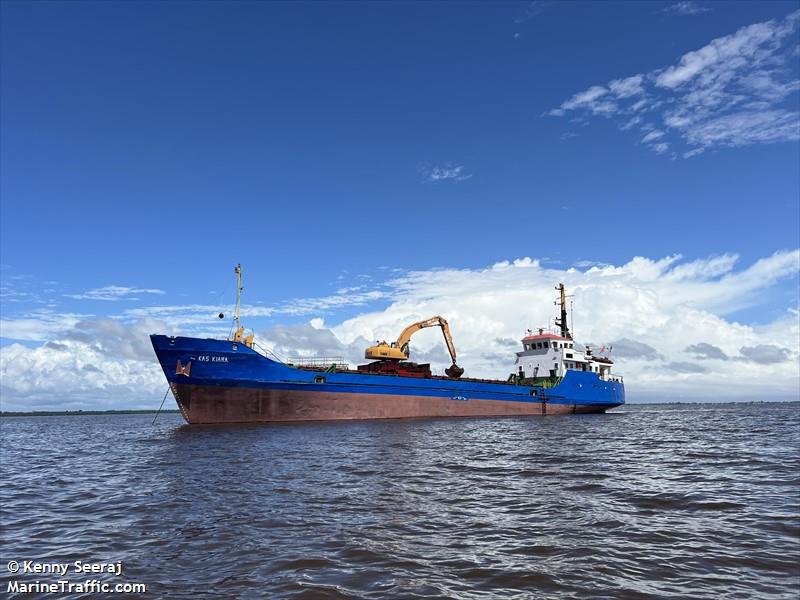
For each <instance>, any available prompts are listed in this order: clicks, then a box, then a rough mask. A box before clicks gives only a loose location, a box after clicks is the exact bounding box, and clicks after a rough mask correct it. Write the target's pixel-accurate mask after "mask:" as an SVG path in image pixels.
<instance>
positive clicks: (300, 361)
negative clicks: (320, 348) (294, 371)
mask: <svg viewBox="0 0 800 600" xmlns="http://www.w3.org/2000/svg"><path fill="white" fill-rule="evenodd" d="M286 362H287V363H289V364H290V365H294V366H295V367H300V368H305V369H329V368H330V367H332V366H333V365H336V368H337V369H340V370H342V371H346V370H348V369H349V368H350V364H349V363H348V362H347V361H346V360H345V359H344V358H343V357H341V356H291V357H289V359H288V360H287V361H286Z"/></svg>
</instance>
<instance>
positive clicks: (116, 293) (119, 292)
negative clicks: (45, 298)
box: [64, 285, 164, 302]
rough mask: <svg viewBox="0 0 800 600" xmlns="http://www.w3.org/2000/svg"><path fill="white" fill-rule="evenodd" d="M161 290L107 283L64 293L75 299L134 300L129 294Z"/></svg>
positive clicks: (159, 292)
mask: <svg viewBox="0 0 800 600" xmlns="http://www.w3.org/2000/svg"><path fill="white" fill-rule="evenodd" d="M163 293H164V291H163V290H156V289H152V288H136V287H126V286H122V285H107V286H105V287H101V288H97V289H94V290H88V291H86V292H83V293H82V294H64V295H65V296H66V297H67V298H74V299H76V300H105V301H109V302H112V301H115V300H123V299H129V300H135V299H136V298H130V297H131V296H136V295H137V294H163Z"/></svg>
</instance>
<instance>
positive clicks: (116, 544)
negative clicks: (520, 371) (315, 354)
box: [0, 403, 800, 600]
mask: <svg viewBox="0 0 800 600" xmlns="http://www.w3.org/2000/svg"><path fill="white" fill-rule="evenodd" d="M152 418H153V417H152V415H130V416H81V417H9V418H3V419H0V428H1V429H0V434H1V436H2V437H1V439H0V452H1V454H0V471H1V472H0V475H2V483H0V510H1V511H2V512H1V513H0V524H1V525H2V528H1V529H0V585H1V586H2V587H1V588H0V597H4V598H6V597H12V598H14V597H19V598H23V597H24V598H31V597H42V598H57V597H70V598H74V597H87V598H89V597H93V598H96V597H99V596H98V595H97V594H96V593H91V592H86V591H84V592H79V591H78V592H75V591H73V593H71V594H70V593H66V592H65V593H61V592H54V593H43V592H41V590H40V591H39V592H36V591H34V592H33V593H27V592H22V591H19V590H21V588H19V587H16V588H15V587H13V586H14V585H17V586H18V585H19V584H20V583H26V584H33V583H34V582H40V583H51V582H57V581H59V580H66V581H69V582H71V583H79V582H84V581H85V580H87V579H95V580H98V581H102V582H108V583H110V584H115V583H120V582H122V583H133V582H138V583H144V584H145V585H146V587H147V591H146V592H145V593H136V594H132V593H131V594H128V595H125V594H112V595H109V596H102V597H114V596H115V595H116V597H131V598H164V597H168V598H205V597H227V598H276V599H282V598H304V599H317V598H320V599H324V598H403V599H406V598H409V599H411V598H464V599H473V598H474V599H488V598H580V599H583V598H609V599H625V598H631V599H632V598H665V599H666V598H669V599H677V598H687V599H688V598H691V599H703V598H708V599H715V600H716V599H721V598H748V599H750V598H758V599H778V598H786V599H789V598H791V599H793V600H794V599H796V598H798V597H800V566H799V565H800V404H798V403H783V404H780V403H775V404H760V403H756V404H703V405H649V406H647V405H638V406H636V405H630V406H626V407H623V408H621V409H617V410H615V411H612V412H611V413H609V414H606V415H569V416H560V417H525V418H515V417H506V418H501V419H491V418H489V419H431V420H399V421H368V422H350V423H348V422H338V423H305V424H284V425H242V426H209V427H203V426H191V427H189V426H186V425H183V422H182V421H181V420H180V417H179V416H178V415H174V414H168V415H161V416H160V417H159V418H158V421H157V422H156V425H155V426H152V425H151V421H152ZM10 561H16V562H17V563H19V565H23V564H24V561H32V563H31V565H32V564H33V563H48V564H53V563H58V564H67V565H68V566H69V569H70V571H69V572H68V573H67V574H66V575H65V576H63V577H61V576H59V575H58V574H52V573H22V572H18V573H15V574H14V573H11V572H10V571H9V568H13V566H12V565H9V562H10ZM75 561H82V563H90V564H91V563H116V562H117V561H119V562H121V563H122V569H123V572H122V573H121V574H119V575H117V574H109V573H105V572H104V573H102V574H92V575H87V574H83V573H81V574H78V573H75V572H74V571H73V568H74V563H75ZM20 568H22V567H20ZM31 568H33V566H31ZM14 582H16V583H14ZM9 586H12V587H11V588H9ZM74 589H77V588H74ZM15 590H17V591H15Z"/></svg>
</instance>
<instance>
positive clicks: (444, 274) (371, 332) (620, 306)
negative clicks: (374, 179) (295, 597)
mask: <svg viewBox="0 0 800 600" xmlns="http://www.w3.org/2000/svg"><path fill="white" fill-rule="evenodd" d="M798 273H800V251H797V250H793V251H782V252H777V253H775V254H774V255H772V256H768V257H764V258H762V259H760V260H758V261H756V262H755V263H752V264H749V265H739V264H738V261H737V257H736V256H735V255H732V254H723V255H719V256H713V257H708V258H705V259H698V260H691V261H687V260H683V259H682V258H681V257H680V256H677V255H675V256H667V257H664V258H660V259H651V258H644V257H635V258H633V259H631V260H629V261H628V262H626V263H624V264H620V265H593V266H590V267H587V268H584V269H578V268H575V267H570V268H548V267H545V266H543V265H542V263H540V262H539V261H538V260H535V259H531V258H522V259H517V260H514V261H502V262H499V263H496V264H494V265H491V266H488V267H486V268H480V269H454V268H442V269H434V270H428V271H413V272H401V273H399V274H397V275H395V276H394V277H393V278H392V279H389V280H387V281H384V282H382V284H381V294H382V296H381V305H380V306H374V305H372V304H368V305H364V310H363V312H361V313H360V314H358V315H357V316H354V317H351V318H347V319H345V320H341V319H337V318H336V317H335V314H336V313H335V312H328V313H326V316H325V318H324V320H323V318H322V316H321V314H320V313H318V314H309V315H308V318H309V320H308V322H306V323H294V324H281V325H273V326H271V327H269V328H266V329H264V328H259V329H258V330H257V332H258V335H257V342H258V343H260V344H261V345H263V346H267V347H269V348H271V349H272V350H274V351H275V352H276V353H278V354H279V355H280V356H281V357H282V358H284V359H286V358H289V357H293V356H332V357H343V358H345V359H346V360H347V361H348V362H349V363H350V364H359V363H361V362H363V361H364V358H363V353H364V349H365V348H366V347H367V346H369V345H371V344H373V343H374V342H375V341H376V340H384V339H385V340H389V341H391V340H394V339H396V337H397V335H398V334H399V333H400V331H402V329H403V328H404V327H405V326H407V325H408V324H410V323H412V322H415V321H418V320H421V319H423V318H427V317H430V316H433V315H442V316H444V317H446V318H447V319H448V321H449V322H450V326H451V330H452V333H453V337H454V341H455V345H456V349H457V351H458V356H459V364H461V366H463V367H464V368H465V369H466V374H467V375H470V376H477V377H495V378H501V379H505V377H506V376H507V375H508V373H510V372H511V371H512V370H513V368H514V358H515V356H514V352H515V351H516V350H517V349H519V348H521V345H520V339H521V338H522V337H523V336H524V335H525V333H526V330H527V329H536V328H539V327H543V328H548V327H552V325H553V317H554V311H553V303H552V298H553V297H554V296H555V293H556V292H555V289H554V286H555V285H556V284H557V283H559V282H564V283H565V284H566V285H567V288H568V290H569V291H570V292H571V293H573V294H574V296H575V305H574V310H573V311H572V313H573V315H574V322H573V323H572V326H573V332H574V334H575V336H576V341H577V342H580V341H592V342H593V344H592V346H593V347H594V348H595V349H597V348H599V347H601V346H606V348H607V347H608V346H609V345H610V346H613V351H612V353H611V357H612V358H614V360H615V361H616V363H617V364H616V367H615V369H616V371H617V372H618V373H621V374H623V375H624V376H625V381H626V384H627V391H628V394H629V400H631V401H636V400H642V399H655V400H658V399H661V400H665V399H674V398H676V397H681V398H692V399H696V400H702V399H719V390H720V389H726V396H725V399H726V400H729V399H750V400H761V399H772V398H792V397H796V396H797V394H798V385H799V382H798V371H797V364H796V363H797V359H798V357H800V348H798V345H799V344H800V317H799V313H798V311H797V309H796V308H795V307H792V308H791V310H789V311H787V312H786V314H785V315H783V316H781V317H779V318H777V319H776V320H774V321H773V322H771V323H766V324H760V325H748V324H745V323H741V322H737V321H734V320H730V319H728V318H726V315H729V314H730V313H732V312H735V311H738V310H740V309H742V308H747V307H752V306H756V305H758V304H759V302H761V301H762V300H763V298H764V297H766V296H768V294H765V293H764V292H765V290H767V289H768V288H769V287H770V286H772V285H774V284H776V283H777V282H778V281H780V280H782V279H785V278H796V277H797V276H798ZM367 291H368V290H359V291H355V292H353V293H354V294H362V293H366V292H367ZM285 304H286V305H287V306H288V305H290V304H291V302H290V301H287V302H286V303H285ZM334 305H335V306H339V304H338V303H334ZM188 306H195V305H188ZM197 306H202V305H197ZM309 306H319V307H326V306H330V303H329V302H328V301H324V302H320V303H318V304H315V303H314V302H309ZM166 308H167V307H161V310H160V313H161V314H165V315H170V314H172V313H170V312H169V311H167V310H166ZM256 309H258V307H253V306H247V305H245V306H244V307H243V314H248V313H249V312H250V311H252V312H253V314H256V313H258V312H259V310H260V309H259V310H256ZM183 310H185V307H178V311H177V314H181V311H183ZM331 310H332V311H335V308H334V309H331ZM269 314H270V316H271V317H272V318H276V317H280V316H281V315H276V314H275V313H274V312H271V313H269ZM212 316H213V315H212ZM152 318H153V315H149V314H141V315H139V317H138V318H136V319H133V318H131V315H130V314H127V313H125V314H124V315H121V317H120V318H118V319H105V318H103V319H97V318H77V319H74V318H73V320H74V322H72V324H71V325H68V326H67V325H65V326H59V327H55V328H54V329H53V330H52V333H51V335H50V336H49V338H48V339H43V340H41V341H39V342H38V343H37V344H36V345H34V346H31V345H30V344H31V343H32V342H30V343H29V345H23V344H10V345H6V346H3V347H2V348H0V381H2V390H0V393H1V394H2V396H0V397H2V404H3V408H4V409H5V410H11V409H14V408H20V409H21V408H28V409H32V408H39V409H44V408H57V407H59V406H61V407H70V408H75V407H79V408H91V407H115V408H119V407H124V406H153V404H154V402H156V401H157V400H158V399H160V395H161V394H163V389H164V387H163V386H164V381H163V375H162V374H161V373H160V370H159V368H158V365H157V364H156V361H155V357H154V356H153V355H152V352H151V350H150V348H149V340H148V339H147V334H148V333H153V332H168V333H174V332H175V329H170V328H168V327H167V325H166V324H165V323H168V322H171V323H173V324H174V322H173V321H172V320H171V319H164V322H156V321H152V320H148V319H152ZM206 318H207V316H206ZM256 319H257V317H255V316H253V317H248V318H246V319H245V324H246V325H249V324H250V323H252V322H253V321H255V320H256ZM54 321H56V322H57V319H54ZM226 333H227V331H226V332H224V333H222V334H221V335H223V336H224V335H225V334H226ZM411 353H412V360H416V361H418V362H431V363H432V366H433V368H434V370H435V371H437V372H441V371H442V370H443V369H444V368H445V367H447V366H448V364H449V358H448V354H447V352H446V350H445V348H444V345H443V343H442V334H441V331H440V330H439V329H438V328H430V329H424V330H422V331H419V332H418V333H417V334H416V335H415V336H414V338H413V339H412V343H411ZM724 357H729V358H731V360H725V359H724ZM711 359H716V360H711ZM732 359H735V360H732ZM701 361H702V362H701ZM734 380H735V381H736V382H737V385H736V386H735V387H731V386H729V383H730V382H731V381H734ZM153 399H155V400H153Z"/></svg>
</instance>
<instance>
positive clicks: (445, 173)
mask: <svg viewBox="0 0 800 600" xmlns="http://www.w3.org/2000/svg"><path fill="white" fill-rule="evenodd" d="M419 171H420V172H421V173H422V177H423V179H424V180H425V181H430V182H433V183H436V182H439V181H447V180H448V179H451V180H453V181H464V180H466V179H469V178H470V177H472V173H467V172H466V171H465V170H464V166H463V165H454V164H452V163H445V164H444V165H440V166H433V167H429V166H426V165H419Z"/></svg>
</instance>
